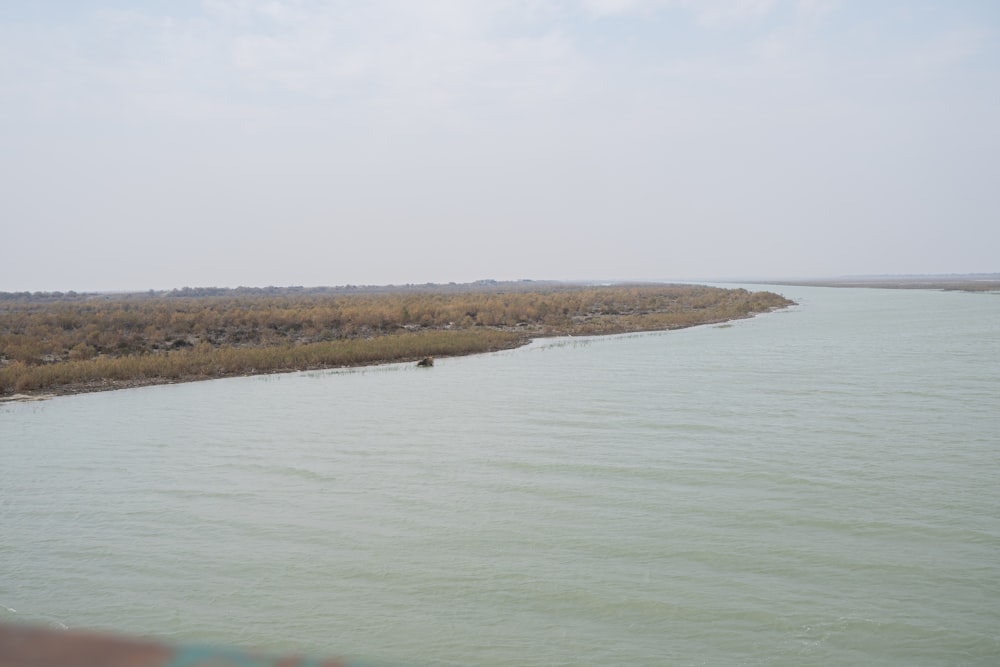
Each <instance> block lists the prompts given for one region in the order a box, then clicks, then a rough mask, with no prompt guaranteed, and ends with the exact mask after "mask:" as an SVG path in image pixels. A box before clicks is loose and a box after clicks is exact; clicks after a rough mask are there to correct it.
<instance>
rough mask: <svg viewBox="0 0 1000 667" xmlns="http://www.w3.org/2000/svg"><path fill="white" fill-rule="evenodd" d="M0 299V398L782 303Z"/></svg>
mask: <svg viewBox="0 0 1000 667" xmlns="http://www.w3.org/2000/svg"><path fill="white" fill-rule="evenodd" d="M232 292H235V291H226V290H222V291H221V293H220V292H219V291H213V292H212V293H211V294H207V295H198V296H191V295H189V294H187V293H184V292H181V293H180V294H179V295H176V296H175V295H173V294H172V293H171V294H166V295H155V296H149V295H125V296H122V295H114V296H107V295H104V296H93V295H73V296H72V297H65V295H62V296H61V297H57V298H49V297H46V296H45V295H42V296H41V297H37V298H26V299H5V300H0V398H2V397H6V398H7V399H10V398H13V397H14V396H25V397H38V396H49V395H65V394H78V393H85V392H94V391H108V390H114V389H124V388H132V387H140V386H147V385H154V384H170V383H176V382H191V381H197V380H205V379H214V378H222V377H233V376H242V375H261V374H271V373H284V372H294V371H303V370H321V369H327V368H341V367H353V366H365V365H370V364H381V363H392V362H407V361H416V360H418V359H422V358H424V357H428V356H430V357H447V356H459V355H467V354H477V353H483V352H491V351H497V350H501V349H509V348H513V347H518V346H520V345H524V344H526V343H528V342H529V341H531V340H532V339H534V338H540V337H550V336H571V335H602V334H618V333H631V332H638V331H657V330H668V329H679V328H684V327H689V326H696V325H701V324H713V323H721V322H726V321H729V320H734V319H740V318H744V317H751V316H753V315H756V314H759V313H764V312H769V311H772V310H775V309H778V308H783V307H786V306H788V305H791V304H792V302H791V301H789V300H788V299H785V298H784V297H782V296H780V295H778V294H774V293H772V292H749V291H747V290H745V289H722V288H715V287H705V286H691V285H649V284H643V285H620V286H613V287H588V286H579V285H552V284H546V285H545V286H543V287H540V288H534V289H528V288H525V286H523V285H521V284H517V285H516V289H512V288H510V287H509V286H508V285H506V284H497V285H490V286H483V285H478V284H477V285H476V286H475V287H474V288H469V289H467V290H462V289H459V288H457V287H456V286H447V287H446V288H443V289H438V290H435V289H432V288H427V287H424V288H422V289H420V290H412V289H401V290H397V291H391V290H389V291H375V290H370V291H366V292H364V293H361V294H345V293H342V292H338V293H334V294H330V293H318V294H317V293H308V294H303V293H277V294H276V293H274V292H267V293H262V294H245V293H235V294H234V293H232Z"/></svg>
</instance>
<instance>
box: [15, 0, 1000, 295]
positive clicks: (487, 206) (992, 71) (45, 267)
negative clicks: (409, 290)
mask: <svg viewBox="0 0 1000 667" xmlns="http://www.w3.org/2000/svg"><path fill="white" fill-rule="evenodd" d="M0 248H2V255H0V257H2V259H0V291H20V290H32V291H34V290H70V289H74V290H78V291H83V290H105V289H130V290H133V289H134V290H143V289H150V288H155V289H162V288H171V287H181V286H185V285H187V286H208V285H216V286H237V285H251V286H264V285H306V286H312V285H341V284H346V283H354V284H386V283H397V284H398V283H422V282H427V281H433V282H448V281H456V282H464V281H468V280H476V279H480V278H496V279H518V278H534V279H707V278H712V277H786V276H828V275H842V274H875V273H878V274H881V273H950V272H977V271H1000V2H996V0H982V1H980V2H975V1H972V0H937V1H933V2H931V1H920V0H843V1H838V0H704V1H697V0H578V1H571V0H516V1H509V2H504V1H493V0H426V1H417V0H408V1H406V0H366V1H364V2H347V1H343V0H331V1H329V2H319V1H313V0H273V1H265V0H261V1H255V0H204V1H201V2H198V1H194V0H155V1H147V2H141V1H125V0H118V1H114V0H103V1H99V0H37V1H32V2H22V1H21V0H0Z"/></svg>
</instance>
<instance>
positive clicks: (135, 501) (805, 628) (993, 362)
mask: <svg viewBox="0 0 1000 667" xmlns="http://www.w3.org/2000/svg"><path fill="white" fill-rule="evenodd" d="M775 289H776V290H777V291H781V292H782V293H784V294H786V295H788V296H789V297H791V298H793V299H796V300H797V301H798V302H799V304H800V305H799V306H797V307H795V308H792V309H790V310H787V311H783V312H780V313H774V314H771V315H767V316H763V317H758V318H756V319H753V320H746V321H741V322H737V323H734V324H733V325H732V326H724V327H717V326H713V327H700V328H695V329H688V330H683V331H675V332H667V333H655V334H642V335H631V336H621V337H609V338H596V339H561V340H547V341H542V342H539V343H536V344H534V345H532V346H530V347H527V348H522V349H519V350H515V351H511V352H505V353H500V354H494V355H484V356H477V357H466V358H458V359H445V360H440V361H439V362H438V364H437V366H436V367H435V368H433V369H417V368H415V367H413V366H411V365H394V366H385V367H377V368H368V369H364V370H354V371H329V372H317V373H301V374H291V375H282V376H270V377H257V378H238V379H230V380H220V381H213V382H203V383H195V384H184V385H175V386H166V387H150V388H144V389H136V390H127V391H120V392H112V393H104V394H90V395H83V396H75V397H65V398H58V399H54V400H51V401H46V402H41V403H21V404H4V405H0V620H7V621H12V620H17V621H28V622H36V623H46V624H50V625H54V626H68V627H88V628H102V629H111V630H115V631H124V632H130V633H139V634H143V635H150V636H154V637H158V638H164V639H168V640H183V641H192V640H193V641H202V640H208V641H219V642H225V643H230V644H237V645H246V646H255V647H264V648H267V649H273V650H293V651H305V652H308V653H313V654H319V655H348V656H354V657H362V658H366V659H370V660H373V661H375V662H379V663H385V664H389V665H392V664H419V665H483V666H490V665H514V664H517V665H584V664H594V665H596V664H607V665H858V664H865V665H915V664H925V665H942V664H948V665H961V664H966V665H996V664H1000V296H998V295H991V294H965V293H942V292H933V291H922V290H921V291H908V290H900V291H890V290H847V289H842V290H836V289H823V288H792V287H787V288H786V287H781V288H775Z"/></svg>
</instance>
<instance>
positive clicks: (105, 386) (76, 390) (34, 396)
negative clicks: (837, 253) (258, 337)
mask: <svg viewBox="0 0 1000 667" xmlns="http://www.w3.org/2000/svg"><path fill="white" fill-rule="evenodd" d="M793 305H795V303H794V302H793V303H791V304H789V305H786V306H783V307H780V308H774V309H771V310H768V311H763V312H758V313H750V314H747V315H743V316H739V317H727V318H719V319H714V320H711V321H704V322H693V323H691V324H684V325H680V326H673V327H664V328H656V329H635V330H627V331H613V332H606V333H594V334H583V335H580V334H577V335H574V334H572V333H566V332H561V331H553V332H542V331H539V332H534V333H532V334H530V335H526V336H524V337H523V338H518V339H516V340H515V341H514V343H513V344H511V345H507V346H498V347H493V348H491V349H484V350H473V351H469V352H456V353H453V354H441V355H436V358H438V359H449V358H458V357H469V356H473V355H477V354H493V353H495V352H503V351H506V350H516V349H518V348H522V347H527V346H528V345H531V344H532V343H534V342H536V341H539V340H544V339H547V338H610V337H613V336H626V335H632V334H649V333H662V332H665V331H680V330H682V329H692V328H695V327H700V326H719V325H725V324H730V323H732V322H737V321H740V320H748V319H752V318H754V317H757V316H758V315H767V314H771V313H777V312H781V311H783V310H787V309H788V308H790V307H792V306H793ZM423 356H424V355H419V356H415V357H407V358H403V359H382V360H375V361H368V362H360V363H355V364H329V365H322V364H320V365H314V366H305V367H302V368H276V369H271V370H266V371H257V372H245V371H236V372H231V373H220V374H216V375H190V376H185V377H179V378H164V377H142V378H131V379H127V380H115V379H110V378H101V379H99V380H93V381H88V382H81V383H75V384H66V385H61V386H58V387H49V388H46V389H43V390H38V391H22V392H17V393H14V394H11V395H7V396H4V395H0V404H3V403H31V402H38V401H47V400H51V399H53V398H60V397H64V396H78V395H81V394H96V393H101V392H106V391H120V390H125V389H141V388H142V387H158V386H164V385H172V384H187V383H190V382H207V381H210V380H224V379H227V378H238V377H263V376H266V375H282V374H286V373H305V372H309V371H326V370H340V369H350V368H366V367H369V366H384V365H388V364H411V363H416V362H418V361H419V360H420V359H421V358H422V357H423Z"/></svg>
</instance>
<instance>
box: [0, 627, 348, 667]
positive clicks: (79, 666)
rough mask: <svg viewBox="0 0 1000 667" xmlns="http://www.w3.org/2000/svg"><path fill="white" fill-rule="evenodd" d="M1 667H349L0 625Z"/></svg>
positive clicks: (81, 633) (206, 647)
mask: <svg viewBox="0 0 1000 667" xmlns="http://www.w3.org/2000/svg"><path fill="white" fill-rule="evenodd" d="M0 667H351V666H350V665H349V664H348V663H345V662H341V661H339V660H314V659H308V658H303V657H301V656H285V657H282V656H276V655H272V654H266V653H259V652H256V651H244V650H240V649H232V648H222V647H213V646H207V645H200V644H178V645H171V644H163V643H158V642H154V641H149V640H144V639H132V638H126V637H115V636H111V635H104V634H97V633H92V632H84V631H77V630H54V629H51V628H42V627H33V626H27V625H23V626H22V625H10V624H0Z"/></svg>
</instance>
